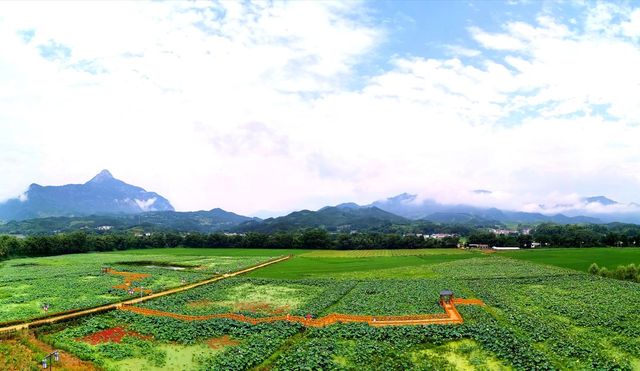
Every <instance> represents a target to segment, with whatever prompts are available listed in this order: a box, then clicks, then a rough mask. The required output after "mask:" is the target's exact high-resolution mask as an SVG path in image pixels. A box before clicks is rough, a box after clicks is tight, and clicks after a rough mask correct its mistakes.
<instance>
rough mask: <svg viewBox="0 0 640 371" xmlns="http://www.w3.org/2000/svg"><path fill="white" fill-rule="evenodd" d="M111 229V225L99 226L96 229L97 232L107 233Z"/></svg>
mask: <svg viewBox="0 0 640 371" xmlns="http://www.w3.org/2000/svg"><path fill="white" fill-rule="evenodd" d="M112 228H113V226H111V225H101V226H99V227H98V228H96V229H97V230H99V231H109V230H111V229H112Z"/></svg>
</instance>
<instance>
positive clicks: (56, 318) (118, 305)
mask: <svg viewBox="0 0 640 371" xmlns="http://www.w3.org/2000/svg"><path fill="white" fill-rule="evenodd" d="M289 258H291V255H289V256H285V257H281V258H277V259H273V260H269V261H267V262H264V263H261V264H257V265H254V266H251V267H248V268H244V269H241V270H239V271H235V272H233V273H226V274H223V275H222V276H217V277H213V278H209V279H206V280H203V281H199V282H196V283H191V284H188V285H185V286H180V287H176V288H173V289H169V290H165V291H160V292H157V293H154V294H150V295H147V296H143V297H140V298H135V299H128V300H125V301H121V302H118V303H112V304H106V305H103V306H100V307H96V308H91V309H84V310H77V311H73V312H71V313H69V312H67V313H64V314H60V315H53V316H50V317H47V318H43V319H39V320H33V321H29V322H24V323H20V324H16V325H11V326H5V327H0V334H1V333H5V332H14V331H20V330H25V329H28V328H32V327H37V326H42V325H47V324H52V323H56V322H60V321H66V320H69V319H73V318H79V317H83V316H87V315H90V314H96V313H102V312H107V311H110V310H114V309H119V308H121V307H122V306H123V305H134V304H138V303H142V302H145V301H147V300H151V299H156V298H159V297H162V296H166V295H171V294H175V293H178V292H183V291H187V290H191V289H193V288H196V287H199V286H202V285H207V284H210V283H213V282H217V281H221V280H223V279H226V278H230V277H235V276H238V275H241V274H244V273H247V272H251V271H254V270H256V269H260V268H263V267H266V266H269V265H271V264H276V263H279V262H281V261H285V260H287V259H289Z"/></svg>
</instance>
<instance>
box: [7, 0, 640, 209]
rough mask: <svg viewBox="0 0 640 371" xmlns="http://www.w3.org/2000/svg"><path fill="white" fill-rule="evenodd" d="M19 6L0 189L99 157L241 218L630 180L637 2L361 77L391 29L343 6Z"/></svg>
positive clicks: (361, 9)
mask: <svg viewBox="0 0 640 371" xmlns="http://www.w3.org/2000/svg"><path fill="white" fill-rule="evenodd" d="M33 4H34V3H17V2H14V3H7V2H5V3H0V14H2V15H1V16H0V45H3V47H2V48H0V146H2V151H0V167H2V170H3V174H9V177H7V178H5V179H4V180H1V181H0V199H2V198H7V197H10V196H13V195H16V194H20V193H21V192H22V191H23V190H24V189H25V188H26V186H27V185H28V184H29V183H31V182H34V181H35V182H38V183H41V184H61V183H69V182H76V183H77V182H83V181H85V180H86V179H89V178H90V177H91V176H92V175H94V173H96V172H97V171H98V170H99V169H102V168H109V169H110V170H112V171H113V172H114V173H116V174H118V177H119V178H121V179H123V180H125V181H127V182H130V183H133V184H136V185H140V186H143V187H145V188H146V189H149V190H153V191H156V192H158V193H159V194H162V195H163V196H165V197H167V198H169V199H170V200H171V201H172V202H173V204H174V206H176V208H177V209H179V210H190V209H210V208H213V207H223V208H225V209H230V210H233V211H237V212H241V213H251V212H254V211H256V210H264V209H267V210H269V209H270V210H286V209H291V208H303V207H306V208H315V207H320V206H323V205H325V204H335V203H339V202H343V201H352V200H353V201H356V202H361V203H367V202H370V201H372V200H374V199H377V198H383V197H387V196H389V195H392V194H394V193H400V192H405V191H406V192H415V193H420V194H421V195H423V196H429V197H435V198H437V199H438V200H441V201H443V202H471V203H475V204H481V205H487V206H491V205H493V204H495V205H497V206H502V207H510V208H521V209H522V208H524V209H526V208H535V205H538V204H540V203H548V202H547V201H548V200H554V199H558V200H560V199H563V198H566V199H573V198H575V197H577V196H576V195H578V194H583V195H584V194H586V195H590V194H600V193H607V195H610V196H611V197H613V198H618V199H620V200H621V201H625V200H627V201H632V200H633V197H635V192H634V189H635V188H637V186H638V185H640V176H639V175H638V174H640V153H639V152H638V150H637V148H638V147H637V145H636V142H637V138H640V126H639V125H638V124H640V123H639V122H638V117H640V101H639V98H638V97H640V74H638V73H637V66H638V65H640V48H639V46H638V43H637V32H636V28H637V27H636V26H637V24H638V16H637V14H639V13H638V10H635V11H634V10H632V9H621V8H619V7H616V8H615V9H613V10H612V9H609V8H607V11H609V12H614V13H615V14H616V17H603V16H599V17H596V16H592V17H586V21H585V22H584V25H583V26H584V27H582V28H580V27H567V26H565V25H563V24H562V23H560V22H559V21H558V20H556V19H554V18H553V17H552V16H550V15H546V16H544V17H540V18H538V19H537V21H536V22H535V23H533V24H528V23H523V22H511V23H507V24H505V25H503V28H502V30H503V31H502V32H487V31H485V30H483V29H481V28H478V27H471V28H470V30H469V31H470V37H471V38H472V39H473V40H475V42H476V43H474V44H470V45H459V46H455V47H454V46H449V51H450V52H451V53H452V55H453V56H454V57H453V58H448V59H436V58H431V57H429V56H421V55H414V56H411V57H397V56H395V57H393V58H392V59H391V60H390V65H391V67H390V68H389V69H387V70H384V71H380V72H379V73H375V74H372V75H371V76H369V77H368V78H366V79H365V78H364V77H363V76H360V75H358V69H357V67H358V64H359V63H360V62H361V61H362V60H365V59H367V58H368V57H369V56H370V54H371V53H372V52H374V51H376V50H377V51H378V52H379V51H380V50H381V49H380V48H381V43H382V42H392V40H389V39H386V32H385V30H384V29H383V28H381V27H379V26H377V25H375V24H374V23H373V21H372V20H371V19H367V18H365V17H362V16H360V14H363V13H364V14H366V9H365V8H366V4H362V3H355V2H347V3H335V2H331V3H329V2H289V3H280V2H275V3H273V4H271V3H254V4H246V3H240V2H222V3H200V2H197V3H181V2H163V3H142V2H118V3H98V4H96V3H90V4H89V3H55V4H53V3H48V2H42V3H38V4H37V6H34V5H33ZM600 11H601V9H600V8H597V7H596V8H594V9H588V10H587V13H588V14H596V13H598V12H600ZM621 15H622V16H621ZM606 29H609V30H612V31H611V32H603V30H606ZM25 30H33V37H31V38H30V39H29V38H25V35H24V31H25ZM634 37H636V39H633V38H634ZM27 39H29V40H27ZM634 40H635V41H634ZM40 45H62V46H64V47H65V48H68V49H69V50H70V53H69V55H68V57H65V58H53V59H52V58H49V59H47V58H43V56H42V55H41V53H40V49H39V46H40ZM445 46H446V45H445ZM455 56H460V57H467V58H471V60H472V61H467V60H465V59H464V58H462V59H458V58H456V57H455ZM390 58H391V57H390ZM362 79H364V83H363V86H362V88H359V89H354V88H353V87H352V86H354V85H353V84H351V83H352V82H354V81H358V80H359V81H360V82H362ZM476 188H483V189H490V190H492V191H494V192H493V193H492V194H491V195H489V196H486V195H477V194H473V193H471V192H468V190H470V189H476ZM639 201H640V200H639ZM558 203H560V202H558ZM532 205H534V206H532Z"/></svg>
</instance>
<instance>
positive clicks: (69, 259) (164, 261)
mask: <svg viewBox="0 0 640 371" xmlns="http://www.w3.org/2000/svg"><path fill="white" fill-rule="evenodd" d="M149 252H150V254H141V253H133V254H131V253H129V252H118V253H92V254H74V255H64V256H56V257H46V258H26V259H13V260H9V261H6V262H3V263H0V323H3V322H11V321H17V320H26V319H31V318H36V317H41V316H44V315H47V314H54V313H59V312H64V311H68V310H73V309H81V308H89V307H94V306H98V305H101V304H106V303H111V302H115V301H120V300H123V299H126V298H129V297H131V295H136V294H138V293H140V291H141V290H142V291H144V293H150V292H157V291H161V290H164V289H168V288H172V287H176V286H180V285H183V284H186V283H191V282H196V281H200V280H204V279H206V278H208V277H211V276H215V275H220V274H224V273H228V272H231V271H234V270H237V269H239V268H241V267H245V266H249V265H253V264H256V263H258V262H260V261H264V260H267V259H269V257H265V256H242V257H238V256H220V255H218V256H211V255H198V252H194V251H192V255H184V254H179V252H180V251H177V252H178V254H172V253H173V251H172V252H170V253H168V254H154V253H153V251H149ZM205 253H206V252H205ZM103 267H110V268H111V269H112V270H113V271H115V272H119V273H116V274H113V273H104V272H103V271H102V268H103ZM133 272H135V273H136V274H137V275H136V276H133V277H134V278H135V279H134V280H133V281H131V280H128V279H127V277H128V275H127V273H133ZM129 277H131V276H129ZM127 282H129V285H126V283H127ZM129 288H131V289H132V290H133V293H129V290H128V289H129ZM45 304H48V308H47V309H48V310H47V311H45V310H44V309H43V306H44V305H45Z"/></svg>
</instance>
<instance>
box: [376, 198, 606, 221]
mask: <svg viewBox="0 0 640 371" xmlns="http://www.w3.org/2000/svg"><path fill="white" fill-rule="evenodd" d="M479 191H480V192H478V190H476V191H474V193H480V194H490V193H491V192H490V191H487V190H479ZM603 198H604V199H606V197H603ZM603 198H601V197H594V198H593V200H594V201H592V202H601V201H602V199H603ZM607 200H608V199H607ZM609 201H611V200H609ZM611 202H615V201H611ZM368 206H375V207H378V208H380V209H382V210H385V211H388V212H390V213H393V214H396V215H399V216H402V217H405V218H407V219H412V220H428V221H432V222H436V223H463V224H466V223H471V224H487V223H523V224H535V223H545V222H551V223H559V224H570V223H602V221H601V220H600V219H598V218H595V217H590V216H582V215H576V216H567V215H563V214H555V215H544V214H541V213H529V212H523V211H507V210H500V209H497V208H482V207H476V206H470V205H464V204H458V205H448V204H441V203H438V202H436V201H434V200H430V199H426V200H418V196H417V195H415V194H409V193H402V194H399V195H397V196H394V197H389V198H387V199H385V200H379V201H375V202H373V203H371V204H370V205H368Z"/></svg>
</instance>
